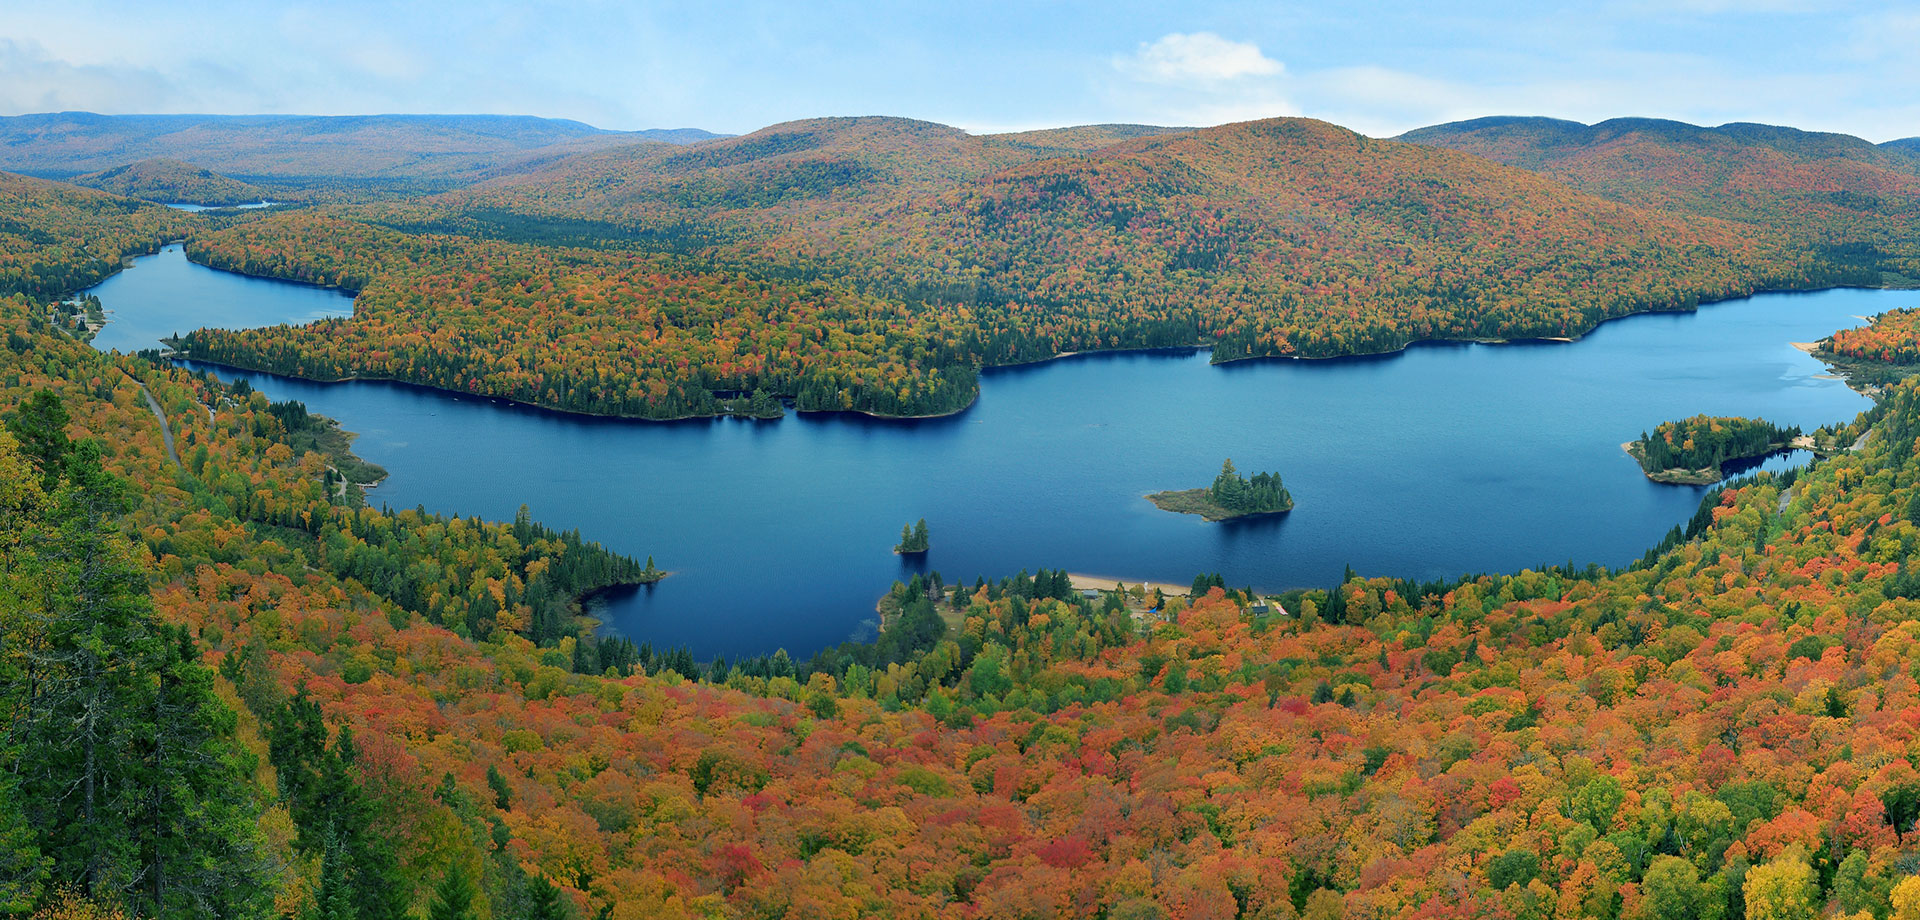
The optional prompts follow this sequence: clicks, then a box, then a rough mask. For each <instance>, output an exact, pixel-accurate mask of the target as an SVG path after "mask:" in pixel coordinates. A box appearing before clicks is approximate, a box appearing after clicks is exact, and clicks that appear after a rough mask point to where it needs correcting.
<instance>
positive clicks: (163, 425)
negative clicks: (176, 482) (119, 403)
mask: <svg viewBox="0 0 1920 920" xmlns="http://www.w3.org/2000/svg"><path fill="white" fill-rule="evenodd" d="M132 376H133V375H131V374H129V375H128V378H129V379H132ZM133 385H134V386H137V387H139V388H140V395H141V396H145V397H146V398H147V408H149V409H152V410H153V417H154V418H155V419H157V420H159V422H160V440H162V441H164V442H166V445H167V459H169V460H172V461H173V465H174V466H179V465H180V455H179V454H177V453H175V452H174V450H173V426H172V425H169V424H167V413H166V412H164V411H162V410H161V408H160V400H157V399H154V398H153V391H151V390H148V389H147V385H146V384H144V383H141V382H140V381H139V380H137V379H136V380H134V381H133Z"/></svg>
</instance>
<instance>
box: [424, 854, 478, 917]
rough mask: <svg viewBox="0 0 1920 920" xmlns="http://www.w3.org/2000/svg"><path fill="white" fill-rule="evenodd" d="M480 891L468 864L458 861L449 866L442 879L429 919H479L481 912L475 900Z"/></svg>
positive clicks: (428, 913) (428, 914)
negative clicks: (475, 904) (476, 910)
mask: <svg viewBox="0 0 1920 920" xmlns="http://www.w3.org/2000/svg"><path fill="white" fill-rule="evenodd" d="M479 893H480V892H479V891H478V890H477V889H476V888H475V887H474V884H473V876H471V875H469V874H467V868H466V866H464V865H461V864H460V863H459V862H457V861H456V862H454V863H453V864H452V865H450V866H448V867H447V875H446V877H445V878H443V879H441V880H440V886H439V888H438V889H436V890H435V892H434V898H433V906H432V907H431V908H429V909H428V911H427V917H428V918H429V920H477V918H478V917H479V914H478V913H477V912H475V910H474V905H473V900H474V898H475V897H478V896H479Z"/></svg>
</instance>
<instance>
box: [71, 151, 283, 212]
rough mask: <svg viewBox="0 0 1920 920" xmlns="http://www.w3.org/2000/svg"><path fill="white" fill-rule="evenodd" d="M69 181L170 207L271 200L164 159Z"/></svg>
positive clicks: (210, 173)
mask: <svg viewBox="0 0 1920 920" xmlns="http://www.w3.org/2000/svg"><path fill="white" fill-rule="evenodd" d="M68 181H69V182H72V183H73V184H74V185H84V186H86V187H88V188H97V189H100V190H101V191H105V192H112V193H114V194H115V195H125V196H127V197H129V198H143V199H145V200H147V201H159V202H164V203H169V204H199V205H207V206H210V207H218V206H221V205H236V204H252V203H254V202H257V201H265V200H266V199H268V198H270V197H272V193H270V192H268V191H267V190H266V189H263V188H260V187H259V186H256V185H249V184H247V183H245V182H241V181H240V180H238V179H232V178H228V177H226V176H223V175H220V174H219V173H216V172H213V171H211V170H207V169H201V168H200V167H198V166H195V165H193V164H192V163H183V162H181V161H179V160H170V159H166V158H164V157H156V158H153V159H147V160H141V161H139V162H138V163H129V164H127V165H125V166H115V167H113V168H112V169H103V170H100V171H99V172H91V173H87V174H86V175H84V176H75V177H73V178H72V179H69V180H68Z"/></svg>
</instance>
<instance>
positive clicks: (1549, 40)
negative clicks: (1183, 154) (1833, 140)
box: [0, 0, 1920, 141]
mask: <svg viewBox="0 0 1920 920" xmlns="http://www.w3.org/2000/svg"><path fill="white" fill-rule="evenodd" d="M1916 48H1920V3H1914V2H1912V0H1908V2H1906V3H1894V2H1864V0H1862V2H1849V0H1826V2H1814V0H1599V2H1591V3H1582V4H1554V3H1545V2H1535V3H1497V2H1483V0H1442V2H1434V0H1420V2H1366V0H1354V2H1347V3H1277V2H1232V0H1222V2H1205V0H1193V2H1180V3H1166V2H1133V0H1100V2H1077V0H972V2H956V3H935V2H925V0H890V2H848V0H826V2H806V0H772V2H764V3H763V2H725V0H711V2H688V3H680V2H665V0H638V2H634V0H629V2H617V0H577V2H569V3H559V2H549V0H511V2H502V0H419V2H407V0H387V2H379V3H375V2H362V0H328V2H325V3H304V2H285V3H276V2H273V0H245V2H221V0H168V2H157V0H139V2H121V0H63V2H60V3H47V2H41V0H0V114H25V113H30V112H48V111H64V110H84V111H93V112H102V113H109V114H124V113H178V112H191V113H228V114H232V113H285V114H317V115H343V114H371V113H396V112H410V113H477V112H485V113H503V114H524V115H541V116H549V117H558V118H573V119H578V120H580V121H585V122H588V123H590V124H594V125H597V126H600V127H605V128H618V129H637V128H656V127H659V128H677V127H698V128H705V129H708V130H711V131H719V132H725V133H744V132H747V131H752V130H754V129H756V128H759V127H763V126H765V125H768V124H773V123H776V122H781V121H787V120H791V119H795V118H807V117H814V116H821V115H903V116H910V117H915V118H923V119H927V120H930V121H937V122H942V123H945V124H950V125H956V126H959V127H962V128H966V129H968V130H970V131H975V132H989V131H1006V130H1022V129H1028V128H1038V127H1053V126H1060V125H1070V124H1090V123H1105V122H1134V123H1146V124H1165V125H1211V124H1220V123H1223V122H1229V121H1242V120H1247V119H1252V118H1263V117H1270V116H1276V115H1306V116H1311V117H1314V118H1322V119H1325V120H1328V121H1332V122H1335V123H1337V124H1341V125H1345V126H1347V127H1350V128H1353V129H1355V130H1358V131H1361V132H1363V133H1366V134H1370V135H1373V136H1376V137H1382V136H1391V135H1394V134H1398V133H1400V132H1402V131H1406V130H1408V129H1410V128H1415V127H1419V126H1421V125H1427V124H1434V123H1438V122H1443V121H1451V120H1456V119H1462V118H1473V117H1478V116H1482V115H1550V116H1555V117H1560V118H1571V119H1575V120H1578V121H1585V122H1592V121H1598V120H1602V119H1606V118H1611V117H1617V116H1651V117H1662V118H1675V119H1679V120H1682V121H1689V122H1694V123H1697V124H1722V123H1725V122H1729V121H1758V122H1766V123H1771V124H1786V125H1793V126H1796V127H1801V128H1807V129H1813V130H1826V131H1841V132H1845V133H1849V134H1857V135H1860V136H1862V137H1865V138H1867V139H1869V140H1873V141H1884V140H1890V139H1893V138H1898V137H1909V136H1914V135H1920V54H1915V53H1914V49H1916Z"/></svg>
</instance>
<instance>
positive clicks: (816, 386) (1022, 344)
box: [186, 119, 1850, 418]
mask: <svg viewBox="0 0 1920 920" xmlns="http://www.w3.org/2000/svg"><path fill="white" fill-rule="evenodd" d="M1102 130H1105V129H1102ZM1116 133H1133V132H1116ZM991 140H992V139H987V140H982V139H979V138H974V137H971V136H969V135H966V134H964V133H962V132H959V131H956V130H954V129H950V128H944V127H941V126H938V125H931V124H928V123H925V122H910V121H906V120H902V119H828V120H820V121H815V122H799V123H794V124H790V125H782V126H776V127H775V128H770V129H767V130H765V131H762V132H758V133H756V134H753V135H748V136H746V137H741V138H734V139H728V140H721V141H714V142H711V143H707V144H702V145H699V146H696V147H691V148H666V147H656V148H630V149H627V150H622V151H613V152H608V153H603V154H596V155H592V156H587V157H582V158H573V159H568V160H563V161H560V162H559V163H556V164H554V165H553V167H552V168H551V169H549V170H543V171H539V172H535V173H531V174H527V175H521V176H517V177H514V178H512V179H507V180H500V181H499V182H495V183H489V184H487V185H485V186H482V187H480V188H478V189H476V190H473V191H471V192H463V193H459V194H454V195H448V196H442V197H441V198H439V199H436V200H435V201H433V202H431V203H428V204H424V205H400V206H385V205H382V206H375V207H363V208H355V209H341V210H339V211H337V212H336V213H337V216H338V217H339V218H340V219H333V220H329V219H319V218H312V217H304V216H299V215H287V216H281V217H272V218H267V219H264V220H260V221H256V222H251V223H247V224H244V225H240V226H235V227H231V228H229V229H226V230H224V231H220V232H210V233H206V234H203V235H201V236H200V237H199V238H198V239H196V241H195V243H194V245H193V246H192V247H191V248H190V254H191V255H192V256H193V257H194V258H196V259H199V260H201V261H204V262H207V263H208V264H212V265H215V266H217V267H222V268H229V269H233V270H237V271H247V272H254V273H263V274H269V275H272V276H275V277H284V278H291V279H294V280H302V281H318V282H321V283H331V284H338V285H340V286H343V287H347V288H350V289H355V290H364V292H365V293H363V295H362V306H361V310H360V313H359V314H357V315H356V316H355V317H354V318H353V319H351V320H342V321H330V322H327V323H323V324H320V325H317V326H313V327H307V328H303V329H296V328H275V329H265V330H256V331H252V332H245V333H220V332H203V333H199V334H196V335H195V336H193V337H191V338H190V339H189V340H187V343H186V348H187V351H188V353H190V354H192V355H194V356H195V357H199V358H202V359H206V360H214V361H219V362H223V363H229V364H234V365H238V366H243V367H253V368H262V369H269V370H275V371H278V372H282V373H294V374H300V375H303V376H313V377H320V378H323V379H336V378H340V377H347V376H372V377H390V378H394V379H400V380H406V381H411V382H417V383H426V384H429V385H433V386H440V387H444V388H449V389H456V390H464V391H470V392H480V393H486V394H489V395H495V396H504V397H508V398H512V399H518V400H521V401H524V402H531V403H536V404H539V405H546V406H553V407H557V408H565V409H571V410H574V411H584V412H596V413H604V414H620V415H633V416H641V417H649V418H673V417H681V416H686V415H708V414H717V413H721V412H727V411H737V410H736V409H734V408H733V407H732V406H731V404H730V403H728V402H727V400H730V399H735V398H737V397H734V396H729V395H725V394H730V393H739V394H746V393H751V392H752V391H755V390H764V391H765V392H766V393H767V394H768V395H769V396H770V397H774V396H777V397H785V398H787V399H791V400H793V401H794V402H795V404H796V405H797V406H798V407H799V408H801V409H827V410H844V409H850V410H855V411H863V412H871V413H875V414H881V415H922V414H933V413H945V412H953V411H957V410H958V409H961V408H964V407H965V406H966V405H968V404H969V403H970V402H971V401H972V399H973V396H974V392H975V384H974V375H975V372H976V370H977V368H979V367H983V366H997V365H1006V364H1014V363H1021V362H1027V361H1035V360H1041V359H1045V358H1049V357H1052V356H1054V355H1057V354H1061V353H1064V352H1076V351H1089V350H1100V349H1111V348H1143V347H1162V346H1183V345H1184V346H1190V345H1197V344H1206V345H1211V346H1212V347H1213V356H1214V360H1216V361H1225V360H1232V359H1237V358H1247V357H1262V356H1294V357H1329V356H1338V355H1351V354H1372V353H1379V352H1386V351H1392V350H1395V349H1398V348H1401V347H1404V346H1405V345H1407V344H1409V343H1410V342H1414V341H1420V340H1426V339H1488V338H1491V339H1505V338H1524V337H1549V336H1573V335H1578V334H1580V333H1583V332H1585V331H1586V330H1588V329H1589V328H1591V327H1592V326H1594V325H1595V324H1597V323H1599V322H1601V321H1603V320H1605V319H1608V318H1611V317H1615V316H1621V315H1624V314H1627V313H1631V312H1637V311H1645V310H1670V309H1688V308H1691V307H1692V306H1693V305H1695V304H1697V303H1699V302H1702V301H1707V300H1714V299H1720V298H1726V297H1733V296H1739V295H1742V294H1747V293H1751V292H1753V291H1756V290H1762V289H1776V288H1799V287H1814V286H1820V285H1826V284H1833V283H1838V282H1840V281H1843V280H1846V279H1847V278H1848V277H1850V276H1848V275H1847V274H1846V272H1845V270H1844V269H1837V268H1836V267H1835V266H1834V264H1833V263H1831V262H1829V261H1826V260H1824V259H1822V258H1821V257H1820V256H1818V255H1817V254H1815V253H1811V252H1807V251H1805V250H1800V249H1793V248H1791V247H1784V246H1779V245H1775V244H1773V243H1769V242H1766V241H1764V240H1761V239H1759V238H1756V237H1755V236H1754V235H1753V234H1751V233H1750V232H1749V229H1748V228H1745V227H1744V226H1743V225H1738V224H1734V223H1729V222H1725V221H1720V220H1717V219H1713V218H1705V217H1692V216H1676V215H1671V214H1666V213H1663V212H1656V211H1650V210H1645V209H1640V208H1634V207H1629V206H1624V205H1621V204H1617V203H1613V202H1609V201H1606V200H1604V199H1601V198H1597V197H1594V196H1590V195H1586V194H1583V193H1579V192H1575V191H1571V190H1569V189H1567V188H1565V187H1563V186H1560V185H1557V184H1555V183H1553V182H1551V181H1548V180H1544V179H1542V178H1540V177H1538V176H1536V175H1533V174H1531V173H1528V172H1525V171H1523V170H1518V169H1513V168H1508V167H1502V166H1498V165H1496V164H1493V163H1490V162H1488V161H1486V160H1484V159H1480V158H1476V157H1471V156H1465V155H1460V154H1455V153H1450V152H1445V151H1437V150H1433V149H1430V148H1425V147H1421V146H1418V145H1411V144H1404V143H1397V142H1392V141H1374V140H1369V139H1367V138H1363V137H1361V136H1359V135H1356V134H1353V133H1351V132H1348V131H1345V130H1343V129H1339V128H1335V127H1333V126H1330V125H1326V124H1324V123H1320V122H1312V121H1306V120H1301V119H1281V120H1275V121H1269V122H1256V123H1250V124H1245V125H1233V126H1228V127H1225V128H1217V129H1206V130H1203V131H1193V132H1185V133H1171V134H1147V135H1146V136H1143V137H1138V138H1135V139H1133V140H1127V141H1122V142H1119V143H1115V144H1110V145H1106V146H1101V147H1098V148H1097V149H1093V150H1091V151H1087V152H1081V153H1072V154H1069V155H1057V156H1051V157H1047V158H1038V157H1039V156H1040V154H1038V153H1036V152H1035V150H1036V149H1037V148H1019V149H1016V148H1014V147H1011V146H1008V145H1006V144H1004V143H990V142H989V141H991ZM1008 164H1013V165H1008ZM369 224H373V225H375V226H369ZM394 228H399V229H394ZM502 237H504V238H505V239H504V240H502V239H500V238H502ZM522 238H525V239H532V240H536V241H545V242H552V241H554V240H556V239H563V240H566V241H568V242H571V243H575V244H580V245H582V246H585V247H590V248H591V249H592V250H599V251H600V252H601V253H603V254H595V253H593V252H590V251H588V249H566V248H555V247H551V246H546V247H541V246H537V245H536V244H535V243H520V244H513V243H511V242H510V241H513V240H517V239H522ZM475 240H480V241H482V242H475ZM634 249H638V250H641V251H645V252H647V253H648V254H647V255H645V256H627V255H613V254H612V253H613V252H618V251H622V250H626V251H632V250H634ZM663 252H664V254H662V253H663ZM513 253H518V255H511V254H513ZM500 259H508V260H518V262H519V267H516V268H514V269H513V270H512V271H504V272H503V271H502V265H500V264H494V263H496V262H497V261H498V260H500ZM490 260H492V261H491V262H490ZM550 264H551V265H554V266H560V267H559V268H550V267H548V266H549V265H550ZM528 266H530V267H531V268H532V271H533V273H534V275H535V276H538V277H532V276H526V275H524V273H525V272H526V270H527V268H526V267H528ZM647 273H655V274H665V275H668V276H671V277H672V278H673V279H674V280H672V281H670V282H668V285H669V286H668V288H666V289H658V290H654V289H650V288H652V287H653V286H654V285H653V282H645V283H637V281H636V278H637V277H638V276H639V275H644V274H647ZM503 281H504V282H508V283H509V285H510V286H511V285H517V286H518V287H519V288H520V289H519V290H518V291H517V292H516V291H512V290H504V289H502V282H503ZM688 286H691V287H695V288H701V289H704V290H708V291H709V293H707V294H704V295H701V296H702V298H703V300H704V302H705V303H708V304H711V305H712V306H713V307H715V308H717V312H712V311H708V310H704V309H702V310H692V311H684V310H683V308H681V307H679V306H677V304H678V303H679V302H680V301H682V300H683V299H684V297H683V296H682V295H681V294H676V293H674V290H676V289H680V288H684V287H688ZM548 291H552V292H555V293H556V294H558V296H546V292H548ZM730 291H731V292H732V293H728V292H730ZM560 292H564V293H560ZM762 292H766V293H765V294H764V295H763V293H762ZM773 292H779V293H777V294H776V293H773ZM502 310H504V311H506V312H505V313H501V312H500V311H502ZM502 315H505V316H509V317H512V318H513V319H514V322H511V323H509V324H507V325H506V326H505V327H504V328H503V327H500V326H498V325H497V324H496V323H495V322H494V321H495V320H496V319H497V318H498V317H499V316H502ZM523 323H530V324H531V326H527V325H523ZM529 332H530V333H533V335H531V336H528V335H526V334H525V333H529ZM476 336H477V338H476ZM496 339H497V340H498V344H499V347H492V346H493V344H494V342H495V340H496ZM641 343H646V344H648V345H650V346H651V347H648V348H645V349H639V348H637V347H636V346H637V345H638V344H641ZM535 344H537V345H538V346H539V347H537V348H536V347H534V345H535ZM476 345H477V346H485V347H478V348H476V347H470V346H476ZM696 354H698V355H704V356H705V360H701V361H692V362H683V361H682V360H681V359H682V358H684V357H687V356H689V355H696ZM674 362H678V363H674ZM589 367H594V368H603V370H595V371H589V370H588V368H589ZM762 405H764V403H762ZM756 414H757V413H756Z"/></svg>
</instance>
